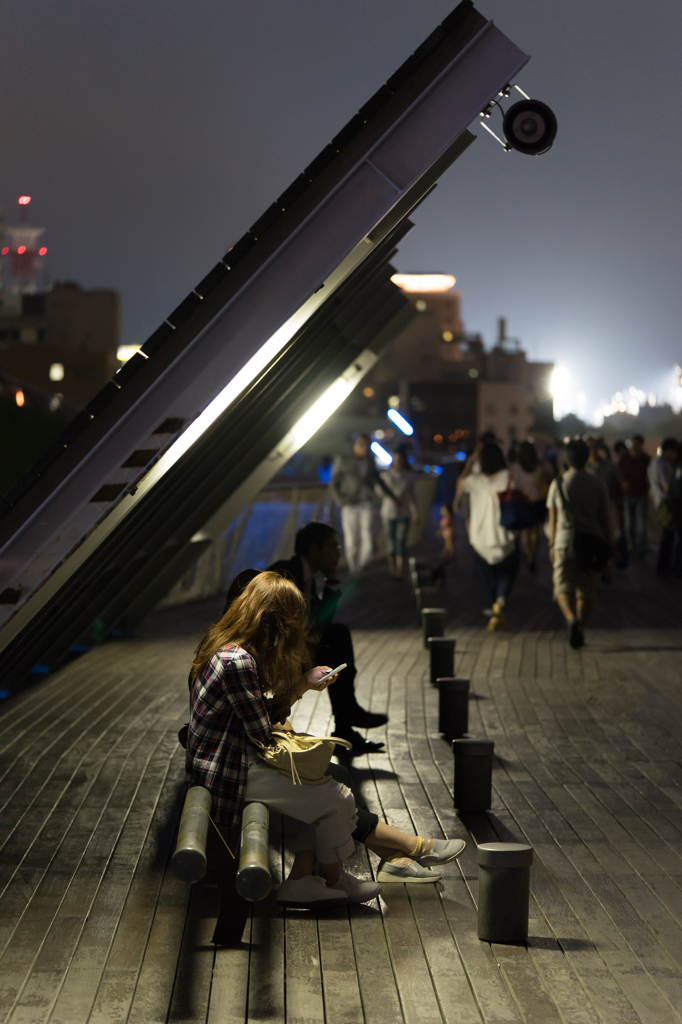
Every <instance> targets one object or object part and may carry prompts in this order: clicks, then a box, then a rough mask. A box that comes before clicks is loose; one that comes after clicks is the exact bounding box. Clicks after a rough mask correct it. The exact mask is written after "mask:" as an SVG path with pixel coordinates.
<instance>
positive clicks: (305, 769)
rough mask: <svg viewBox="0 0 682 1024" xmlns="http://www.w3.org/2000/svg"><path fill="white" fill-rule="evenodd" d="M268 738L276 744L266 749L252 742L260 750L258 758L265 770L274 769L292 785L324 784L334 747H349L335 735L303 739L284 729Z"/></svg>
mask: <svg viewBox="0 0 682 1024" xmlns="http://www.w3.org/2000/svg"><path fill="white" fill-rule="evenodd" d="M272 736H273V739H275V740H276V742H275V743H271V744H270V746H269V747H266V746H265V745H264V744H262V743H257V742H256V743H255V745H256V746H258V747H260V749H259V751H258V756H259V758H260V759H261V761H262V762H263V763H264V764H266V765H267V766H268V768H274V770H275V771H277V772H279V773H280V775H288V776H289V778H290V779H291V780H292V781H293V783H294V785H295V786H296V785H303V784H305V785H306V786H320V785H321V784H322V783H323V782H328V781H329V778H330V776H329V775H325V774H324V773H325V772H326V770H327V768H328V767H329V762H330V761H331V759H332V755H333V753H334V747H335V746H336V744H337V743H338V744H340V745H341V746H342V747H346V748H347V749H348V750H350V748H351V747H352V746H353V744H352V743H349V742H348V740H342V739H339V737H338V736H304V735H302V734H301V735H299V734H298V733H295V732H289V731H287V730H285V731H283V732H279V731H273V733H272ZM252 742H254V741H252Z"/></svg>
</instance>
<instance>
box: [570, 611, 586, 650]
mask: <svg viewBox="0 0 682 1024" xmlns="http://www.w3.org/2000/svg"><path fill="white" fill-rule="evenodd" d="M568 642H569V644H570V645H571V647H572V648H573V650H574V651H577V650H578V649H579V648H580V647H584V646H585V637H584V636H583V631H582V629H581V625H580V623H579V622H578V620H577V619H574V620H573V622H571V623H569V626H568Z"/></svg>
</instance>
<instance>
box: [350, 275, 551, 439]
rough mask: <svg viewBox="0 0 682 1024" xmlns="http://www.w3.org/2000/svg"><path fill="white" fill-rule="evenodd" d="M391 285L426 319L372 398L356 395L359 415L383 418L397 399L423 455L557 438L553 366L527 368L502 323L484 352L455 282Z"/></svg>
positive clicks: (404, 342)
mask: <svg viewBox="0 0 682 1024" xmlns="http://www.w3.org/2000/svg"><path fill="white" fill-rule="evenodd" d="M392 280H393V282H394V284H397V285H398V286H399V287H400V288H401V289H402V290H403V292H404V294H405V295H406V297H407V298H408V299H409V301H410V302H411V303H412V305H413V306H414V307H415V309H416V310H417V311H418V312H419V314H420V315H419V316H418V317H415V318H414V319H413V320H412V321H411V323H409V324H408V325H407V327H406V328H405V329H404V330H403V331H402V333H401V334H400V335H399V336H398V338H396V340H395V341H394V342H393V344H392V345H391V347H390V349H389V350H388V351H387V352H386V354H385V355H384V356H383V357H382V359H381V360H380V361H379V362H378V363H377V365H376V366H375V367H374V368H373V369H372V370H371V372H370V373H369V374H368V375H367V387H368V388H370V389H372V390H373V392H374V395H373V396H372V397H371V398H369V399H367V398H364V399H363V398H362V397H361V396H360V395H356V396H355V397H354V408H355V409H356V411H357V412H360V410H361V409H362V408H363V407H364V409H365V411H366V412H367V413H370V411H371V410H375V411H376V412H377V413H380V412H381V411H382V410H385V409H386V408H388V405H390V404H395V403H394V401H392V399H393V398H394V396H396V395H397V396H398V398H399V408H400V409H401V411H403V412H404V413H405V415H406V416H407V417H408V419H409V420H410V422H412V423H413V424H414V426H415V429H416V433H417V437H418V440H419V444H420V446H421V448H422V449H426V450H429V449H436V450H441V451H443V452H444V453H445V452H447V451H448V450H454V449H455V448H457V447H461V445H462V442H465V441H467V440H469V439H473V438H475V437H477V436H479V435H480V434H481V433H483V432H484V431H490V432H492V433H494V434H495V436H496V437H497V438H498V439H499V440H500V441H502V442H503V443H504V445H505V446H506V445H508V444H509V443H510V442H511V441H513V440H514V439H515V438H518V439H523V438H525V437H527V436H528V434H529V433H531V432H532V431H533V429H535V430H545V431H551V429H552V423H553V416H552V397H551V393H550V378H551V372H552V364H550V363H533V362H529V361H528V359H527V358H526V353H525V352H524V351H523V350H522V348H521V346H520V344H519V342H518V341H517V340H516V339H513V338H508V337H507V334H506V323H505V321H504V320H503V319H500V321H499V331H498V338H497V340H496V343H495V345H494V346H493V348H492V349H490V350H489V351H486V349H485V347H484V344H483V341H482V339H481V336H480V335H478V334H474V335H472V334H468V333H466V332H465V330H464V327H463V324H462V318H461V298H462V297H461V292H458V291H455V290H454V288H453V286H454V284H455V278H454V277H452V276H451V275H447V274H424V275H421V274H395V275H394V276H393V278H392ZM422 281H423V285H422V283H421V282H422ZM387 403H388V404H387ZM435 438H441V440H438V441H437V440H435Z"/></svg>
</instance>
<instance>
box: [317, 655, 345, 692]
mask: <svg viewBox="0 0 682 1024" xmlns="http://www.w3.org/2000/svg"><path fill="white" fill-rule="evenodd" d="M344 668H348V665H347V663H346V662H345V661H344V662H343V664H342V665H337V667H336V668H333V669H332V670H331V672H327V673H326V675H323V676H322V678H321V679H318V680H317V682H316V683H315V686H319V685H320V683H323V682H324V681H325V679H329V677H330V676H335V675H336V674H337V673H338V672H341V670H342V669H344Z"/></svg>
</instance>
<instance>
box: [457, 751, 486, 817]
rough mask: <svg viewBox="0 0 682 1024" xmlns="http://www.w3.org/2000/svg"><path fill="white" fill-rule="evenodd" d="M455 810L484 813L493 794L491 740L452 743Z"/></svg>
mask: <svg viewBox="0 0 682 1024" xmlns="http://www.w3.org/2000/svg"><path fill="white" fill-rule="evenodd" d="M452 749H453V752H454V755H455V807H456V808H457V810H458V811H487V810H488V809H489V808H490V804H491V803H492V794H493V753H494V751H495V744H494V743H493V741H492V740H468V739H465V740H454V741H453V744H452Z"/></svg>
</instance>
